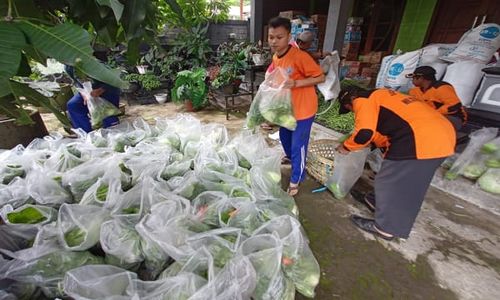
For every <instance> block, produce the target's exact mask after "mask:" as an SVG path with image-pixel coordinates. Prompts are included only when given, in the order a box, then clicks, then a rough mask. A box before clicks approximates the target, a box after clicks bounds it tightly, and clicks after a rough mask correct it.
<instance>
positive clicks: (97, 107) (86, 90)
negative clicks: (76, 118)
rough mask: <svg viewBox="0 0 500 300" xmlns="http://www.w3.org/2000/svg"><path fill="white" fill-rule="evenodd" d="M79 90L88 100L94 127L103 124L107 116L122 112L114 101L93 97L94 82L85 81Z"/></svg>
mask: <svg viewBox="0 0 500 300" xmlns="http://www.w3.org/2000/svg"><path fill="white" fill-rule="evenodd" d="M78 92H80V94H82V96H83V98H84V99H86V100H87V107H88V109H89V113H90V121H91V123H92V128H93V129H97V128H99V127H101V126H102V121H103V120H104V119H106V118H107V117H111V116H117V115H119V114H120V113H121V112H120V110H119V109H118V107H116V106H114V105H113V103H111V102H109V101H107V100H106V99H104V98H101V97H92V96H91V93H92V83H90V82H84V83H83V88H78Z"/></svg>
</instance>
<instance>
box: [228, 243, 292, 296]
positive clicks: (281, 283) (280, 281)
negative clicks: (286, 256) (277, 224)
mask: <svg viewBox="0 0 500 300" xmlns="http://www.w3.org/2000/svg"><path fill="white" fill-rule="evenodd" d="M238 253H239V254H241V255H243V256H246V257H247V258H248V259H249V260H250V262H251V263H252V265H253V267H254V269H255V271H256V273H257V285H256V287H255V290H254V291H253V294H252V297H253V298H255V299H283V300H288V299H289V300H292V299H295V286H294V284H293V282H292V281H291V280H290V279H288V278H286V277H285V276H284V274H283V271H282V270H281V263H282V258H283V257H282V254H283V244H282V243H281V241H280V240H279V238H278V237H277V236H276V235H274V234H259V235H254V236H252V237H250V238H248V239H246V240H245V241H243V242H242V243H241V246H240V248H239V249H238Z"/></svg>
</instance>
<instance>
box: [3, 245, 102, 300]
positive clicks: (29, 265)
mask: <svg viewBox="0 0 500 300" xmlns="http://www.w3.org/2000/svg"><path fill="white" fill-rule="evenodd" d="M9 256H12V257H13V258H14V259H12V260H9V261H7V262H6V263H3V264H2V265H1V266H0V273H1V274H2V278H8V279H12V280H16V281H18V282H22V283H28V284H35V285H36V286H39V287H41V289H42V291H43V293H44V294H45V296H46V297H49V298H55V297H61V296H62V295H63V294H64V293H63V291H62V289H61V287H62V281H63V279H64V275H65V273H66V272H68V271H69V270H72V269H74V268H77V267H80V266H83V265H91V264H102V263H103V259H102V258H100V257H97V256H94V255H92V254H90V253H89V252H87V251H83V252H73V251H65V250H60V249H56V248H44V247H36V248H29V249H26V250H21V251H18V252H15V253H13V254H12V255H9Z"/></svg>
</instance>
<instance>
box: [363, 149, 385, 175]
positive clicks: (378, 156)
mask: <svg viewBox="0 0 500 300" xmlns="http://www.w3.org/2000/svg"><path fill="white" fill-rule="evenodd" d="M383 160H384V155H383V154H382V151H380V149H379V148H377V149H375V150H373V151H370V153H369V154H368V157H367V158H366V162H367V163H368V165H369V166H370V169H372V171H373V172H375V173H378V172H379V171H380V167H382V161H383Z"/></svg>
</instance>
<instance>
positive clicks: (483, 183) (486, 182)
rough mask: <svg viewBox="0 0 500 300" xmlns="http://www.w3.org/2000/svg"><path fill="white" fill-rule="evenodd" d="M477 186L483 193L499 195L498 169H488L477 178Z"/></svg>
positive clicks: (499, 172)
mask: <svg viewBox="0 0 500 300" xmlns="http://www.w3.org/2000/svg"><path fill="white" fill-rule="evenodd" d="M477 184H478V185H479V187H480V188H481V189H482V190H483V191H486V192H488V193H492V194H495V195H500V169H488V171H486V172H485V173H484V174H483V175H481V177H479V179H478V180H477Z"/></svg>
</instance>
